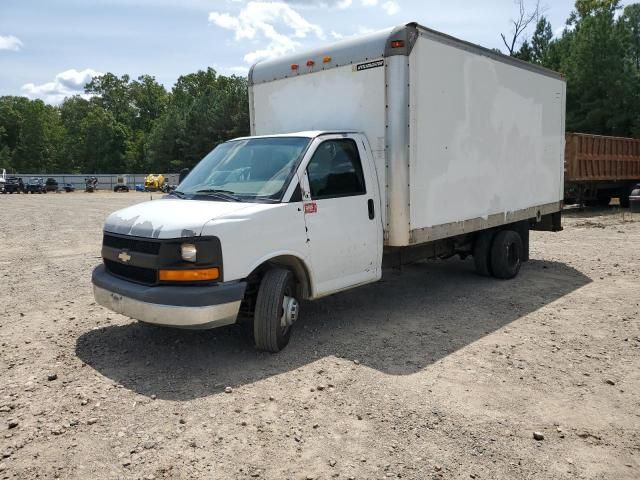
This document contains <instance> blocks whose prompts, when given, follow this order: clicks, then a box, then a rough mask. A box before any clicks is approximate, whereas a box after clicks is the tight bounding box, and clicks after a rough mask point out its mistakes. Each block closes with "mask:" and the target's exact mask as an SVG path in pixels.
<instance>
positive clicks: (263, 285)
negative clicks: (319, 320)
mask: <svg viewBox="0 0 640 480" xmlns="http://www.w3.org/2000/svg"><path fill="white" fill-rule="evenodd" d="M298 312H299V304H298V299H297V298H296V285H295V279H294V277H293V274H292V273H291V272H290V271H289V270H286V269H284V268H273V269H271V270H268V271H267V272H266V273H265V275H264V277H262V281H261V282H260V288H259V289H258V297H257V299H256V305H255V313H254V317H253V338H254V340H255V343H256V348H258V350H264V351H266V352H272V353H276V352H279V351H280V350H282V349H283V348H284V347H286V346H287V344H288V343H289V337H290V336H291V327H292V326H293V323H294V322H295V321H296V320H297V318H298Z"/></svg>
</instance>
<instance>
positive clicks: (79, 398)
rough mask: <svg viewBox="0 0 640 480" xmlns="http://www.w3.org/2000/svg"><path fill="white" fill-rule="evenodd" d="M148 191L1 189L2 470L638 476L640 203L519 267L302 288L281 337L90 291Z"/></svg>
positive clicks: (34, 474)
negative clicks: (638, 210) (489, 273)
mask: <svg viewBox="0 0 640 480" xmlns="http://www.w3.org/2000/svg"><path fill="white" fill-rule="evenodd" d="M147 198H148V194H141V193H133V192H132V193H129V194H109V193H96V194H85V193H75V194H57V195H56V194H54V195H51V194H49V195H38V196H33V195H30V196H27V195H20V196H17V195H12V196H0V225H2V227H1V228H0V245H1V248H0V306H1V307H0V371H1V377H0V378H1V381H0V419H1V421H2V423H1V424H0V425H1V428H2V430H3V431H2V436H1V437H0V453H1V454H2V457H3V458H2V459H1V460H0V462H1V463H0V478H7V479H8V478H18V479H30V478H54V477H59V478H80V479H89V478H91V479H93V478H145V479H152V478H157V479H160V478H180V479H192V478H207V479H234V478H269V479H280V478H292V479H306V478H314V479H320V478H322V479H325V478H326V479H328V478H357V479H373V478H389V477H396V478H408V479H430V478H442V479H449V478H474V479H524V478H539V479H563V478H589V479H638V478H640V215H636V216H635V218H631V217H630V216H629V214H627V215H626V217H625V218H624V219H623V218H622V215H621V213H620V212H619V211H618V210H617V209H616V208H611V209H610V210H600V211H596V212H594V211H587V212H583V213H579V212H575V211H574V212H568V213H567V215H566V217H565V230H564V231H563V232H561V233H557V234H551V233H534V234H533V235H532V252H531V256H532V260H531V262H530V263H528V264H527V265H526V266H524V267H523V269H522V271H521V275H520V276H519V277H518V278H517V279H516V280H513V281H508V282H502V281H497V280H492V279H486V278H481V277H478V276H476V275H474V274H473V273H472V265H471V263H470V261H464V262H463V261H460V260H451V261H447V262H438V263H428V264H421V265H416V266H413V267H410V268H405V269H404V270H403V271H402V272H401V273H398V272H390V273H389V274H388V275H386V277H385V279H384V281H382V282H380V283H378V284H374V285H371V286H368V287H363V288H360V289H357V290H354V291H352V292H348V293H344V294H340V295H336V296H334V297H331V298H327V299H324V300H321V301H318V302H314V303H308V304H304V305H303V317H302V319H301V321H300V322H299V324H298V325H297V326H296V330H295V332H294V334H293V337H292V340H291V343H290V345H289V346H288V347H287V349H286V350H285V351H283V352H282V353H281V354H278V355H269V354H262V353H257V352H255V351H254V349H253V347H252V345H251V343H250V342H249V340H248V339H247V338H246V337H245V336H244V334H243V332H242V331H241V330H239V329H237V328H236V327H230V328H225V329H219V330H212V331H207V332H190V331H176V330H169V329H160V328H152V327H147V326H143V325H140V324H137V323H135V322H133V321H131V320H129V319H128V318H124V317H122V316H119V315H115V314H113V313H110V312H109V311H107V310H105V309H103V308H102V307H100V306H97V305H96V304H95V303H94V302H93V297H92V293H91V286H90V274H91V269H92V268H93V266H94V265H96V264H97V263H99V262H100V241H101V224H102V221H103V219H104V217H105V215H106V214H107V213H109V212H111V211H112V210H115V209H117V208H119V207H123V206H125V205H129V204H133V203H135V202H139V201H142V200H146V199H147ZM630 220H631V221H630ZM227 386H230V387H232V388H233V391H232V393H225V387H227ZM534 431H535V432H540V433H542V434H543V435H544V440H541V441H537V440H535V439H534V438H533V432H534Z"/></svg>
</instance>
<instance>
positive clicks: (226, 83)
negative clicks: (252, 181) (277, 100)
mask: <svg viewBox="0 0 640 480" xmlns="http://www.w3.org/2000/svg"><path fill="white" fill-rule="evenodd" d="M85 93H87V94H90V96H89V98H83V97H82V96H79V95H76V96H73V97H68V98H66V99H65V100H64V101H63V102H62V104H60V105H59V106H54V105H47V104H45V103H44V102H43V101H42V100H29V99H28V98H26V97H17V96H4V97H0V168H6V169H8V170H11V171H17V172H20V173H55V172H59V173H61V172H65V173H119V172H128V173H150V172H177V171H179V170H180V169H182V168H184V167H192V166H193V165H195V164H196V162H197V161H198V160H200V159H201V158H202V157H203V156H204V155H206V154H207V153H208V152H209V151H210V150H211V149H212V148H213V147H214V146H216V145H217V144H218V143H220V142H223V141H225V140H228V139H229V138H233V137H237V136H242V135H248V134H249V107H248V101H247V80H246V79H245V78H242V77H237V76H231V77H226V76H223V75H217V74H216V72H215V71H214V70H213V69H211V68H209V69H207V70H206V71H198V72H196V73H191V74H188V75H183V76H181V77H180V78H178V80H177V82H176V83H175V85H174V86H173V88H172V90H171V91H167V90H166V89H165V87H164V86H163V85H161V84H160V83H158V82H157V81H156V80H155V78H154V77H152V76H149V75H143V76H140V77H138V79H137V80H131V78H130V77H129V76H128V75H123V76H121V77H118V76H116V75H114V74H112V73H107V74H105V75H102V76H99V77H95V78H93V79H92V80H91V82H89V83H88V84H87V85H86V86H85Z"/></svg>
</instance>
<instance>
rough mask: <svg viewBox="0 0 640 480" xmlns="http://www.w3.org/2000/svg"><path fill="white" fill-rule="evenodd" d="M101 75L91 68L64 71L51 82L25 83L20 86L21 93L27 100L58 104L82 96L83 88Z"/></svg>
mask: <svg viewBox="0 0 640 480" xmlns="http://www.w3.org/2000/svg"><path fill="white" fill-rule="evenodd" d="M99 75H102V73H101V72H97V71H95V70H93V69H91V68H87V69H85V70H76V69H75V68H72V69H71V70H66V71H64V72H61V73H59V74H57V75H56V78H55V80H54V81H53V82H47V83H43V84H41V85H36V84H34V83H27V84H25V85H23V86H22V91H23V92H24V94H25V95H26V96H27V97H29V98H32V99H33V98H39V99H41V100H44V101H45V102H46V103H51V104H55V105H57V104H59V103H62V101H63V100H64V99H65V97H70V96H72V95H82V96H83V97H88V96H89V95H85V94H84V86H85V85H86V84H87V83H89V82H90V81H91V79H92V78H93V77H96V76H99Z"/></svg>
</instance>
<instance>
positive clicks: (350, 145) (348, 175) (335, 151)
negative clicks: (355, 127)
mask: <svg viewBox="0 0 640 480" xmlns="http://www.w3.org/2000/svg"><path fill="white" fill-rule="evenodd" d="M307 176H308V177H309V187H310V189H311V198H312V199H314V200H321V199H326V198H339V197H351V196H356V195H364V194H365V193H366V188H365V182H364V174H363V171H362V163H361V162H360V155H359V154H358V147H357V145H356V142H355V141H354V140H352V139H350V138H341V139H336V140H326V141H325V142H323V143H321V144H320V146H319V147H318V149H317V150H316V152H315V153H314V154H313V157H312V158H311V161H310V162H309V165H308V166H307Z"/></svg>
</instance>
